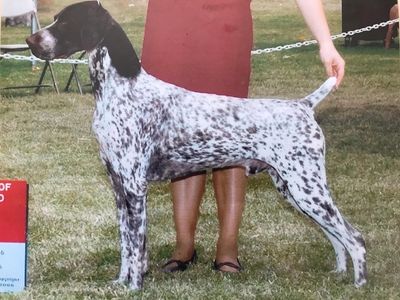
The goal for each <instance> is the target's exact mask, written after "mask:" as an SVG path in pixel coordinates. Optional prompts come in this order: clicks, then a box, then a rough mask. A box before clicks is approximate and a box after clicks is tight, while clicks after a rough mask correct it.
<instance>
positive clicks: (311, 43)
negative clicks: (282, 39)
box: [251, 19, 399, 55]
mask: <svg viewBox="0 0 400 300" xmlns="http://www.w3.org/2000/svg"><path fill="white" fill-rule="evenodd" d="M397 22H399V19H394V20H390V21H386V22H382V23H379V24H374V25H371V26H367V27H364V28H360V29H356V30H352V31H348V32H343V33H340V34H337V35H333V36H331V39H332V40H336V39H338V38H345V37H347V36H353V35H355V34H359V33H361V32H365V31H371V30H375V29H378V28H380V27H386V26H388V25H390V24H394V23H397ZM317 43H318V42H317V41H316V40H311V41H305V42H298V43H295V44H290V45H285V46H278V47H274V48H266V49H258V50H253V51H251V54H252V55H255V54H263V53H271V52H277V51H283V50H288V49H292V48H300V47H303V46H309V45H314V44H317Z"/></svg>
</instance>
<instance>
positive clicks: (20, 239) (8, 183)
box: [0, 180, 28, 243]
mask: <svg viewBox="0 0 400 300" xmlns="http://www.w3.org/2000/svg"><path fill="white" fill-rule="evenodd" d="M27 197H28V184H27V183H26V181H15V180H0V242H4V243H25V242H26V228H27Z"/></svg>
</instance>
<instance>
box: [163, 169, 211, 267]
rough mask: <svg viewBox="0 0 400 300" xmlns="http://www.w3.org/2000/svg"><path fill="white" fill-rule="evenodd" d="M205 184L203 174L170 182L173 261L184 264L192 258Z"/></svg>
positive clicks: (168, 265) (173, 264) (172, 265)
mask: <svg viewBox="0 0 400 300" xmlns="http://www.w3.org/2000/svg"><path fill="white" fill-rule="evenodd" d="M205 182H206V174H205V173H201V174H196V175H192V176H190V177H185V178H179V179H176V180H173V181H172V182H171V185H170V187H171V193H172V203H173V214H174V224H175V230H176V245H175V250H174V252H173V254H172V259H173V260H180V261H182V262H185V261H188V260H190V259H191V258H192V257H193V253H194V238H195V231H196V225H197V220H198V218H199V207H200V203H201V199H202V197H203V194H204V189H205ZM174 267H176V263H171V264H167V265H166V266H164V267H163V270H164V271H168V270H170V269H172V268H174Z"/></svg>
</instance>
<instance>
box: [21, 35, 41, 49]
mask: <svg viewBox="0 0 400 300" xmlns="http://www.w3.org/2000/svg"><path fill="white" fill-rule="evenodd" d="M40 39H41V38H40V35H38V34H36V33H35V34H32V35H31V36H29V37H27V38H26V40H25V41H26V43H27V44H28V46H29V47H32V46H34V45H35V44H38V43H39V42H40Z"/></svg>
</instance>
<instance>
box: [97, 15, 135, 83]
mask: <svg viewBox="0 0 400 300" xmlns="http://www.w3.org/2000/svg"><path fill="white" fill-rule="evenodd" d="M103 47H104V48H106V49H107V51H108V55H109V56H110V58H111V64H112V66H113V67H114V68H115V69H116V70H117V72H118V74H119V75H120V76H122V77H126V78H135V77H136V76H137V75H139V73H140V70H141V65H140V61H139V58H138V57H137V55H136V52H135V50H134V49H133V46H132V44H131V42H130V41H129V39H128V37H127V36H126V34H125V32H124V31H123V30H122V28H121V26H120V25H119V24H118V23H117V22H115V21H114V20H113V22H112V24H111V26H110V27H109V29H108V30H107V32H106V34H105V36H104V38H103V39H102V40H101V41H100V43H99V44H98V45H97V47H96V49H95V51H96V52H99V51H101V49H102V48H103Z"/></svg>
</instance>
